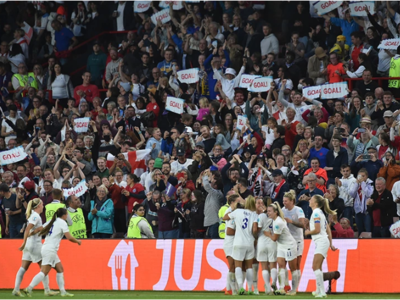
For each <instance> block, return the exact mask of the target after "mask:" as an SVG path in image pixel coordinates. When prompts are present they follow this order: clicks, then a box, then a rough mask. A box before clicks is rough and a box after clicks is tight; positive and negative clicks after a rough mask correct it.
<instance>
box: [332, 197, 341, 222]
mask: <svg viewBox="0 0 400 300" xmlns="http://www.w3.org/2000/svg"><path fill="white" fill-rule="evenodd" d="M329 208H330V209H331V210H335V209H336V214H337V217H338V220H340V218H341V217H342V214H343V211H344V200H343V199H342V198H339V196H337V197H336V198H335V199H333V201H332V202H330V201H329Z"/></svg>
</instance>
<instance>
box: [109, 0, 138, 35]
mask: <svg viewBox="0 0 400 300" xmlns="http://www.w3.org/2000/svg"><path fill="white" fill-rule="evenodd" d="M111 17H112V18H113V22H114V30H116V31H127V30H132V29H134V20H135V19H134V15H133V2H130V1H118V2H116V3H115V4H114V11H113V13H112V15H111Z"/></svg>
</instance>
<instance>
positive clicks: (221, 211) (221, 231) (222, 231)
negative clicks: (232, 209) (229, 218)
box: [218, 204, 229, 239]
mask: <svg viewBox="0 0 400 300" xmlns="http://www.w3.org/2000/svg"><path fill="white" fill-rule="evenodd" d="M228 208H229V204H225V205H224V206H222V207H221V208H220V209H219V211H218V218H219V227H218V234H219V237H220V238H221V239H224V238H225V228H226V224H225V221H224V220H222V218H223V217H224V216H225V212H226V210H227V209H228Z"/></svg>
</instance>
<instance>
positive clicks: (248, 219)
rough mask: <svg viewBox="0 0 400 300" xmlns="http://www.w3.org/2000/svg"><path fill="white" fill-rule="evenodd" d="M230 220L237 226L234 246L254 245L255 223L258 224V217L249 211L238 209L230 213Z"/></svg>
mask: <svg viewBox="0 0 400 300" xmlns="http://www.w3.org/2000/svg"><path fill="white" fill-rule="evenodd" d="M229 218H231V220H233V221H234V222H235V226H236V231H235V240H234V242H233V245H234V246H235V245H253V243H254V236H253V232H252V231H253V223H256V222H257V218H258V215H257V214H256V213H255V212H252V211H250V210H248V209H243V208H238V209H235V210H234V211H233V212H231V213H229Z"/></svg>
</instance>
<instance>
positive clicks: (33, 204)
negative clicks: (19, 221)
mask: <svg viewBox="0 0 400 300" xmlns="http://www.w3.org/2000/svg"><path fill="white" fill-rule="evenodd" d="M40 203H42V200H40V199H39V198H35V199H32V200H31V201H29V203H28V206H27V207H26V213H25V215H26V219H29V217H30V216H31V214H32V211H33V210H35V209H36V208H37V207H38V206H39V205H40Z"/></svg>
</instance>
